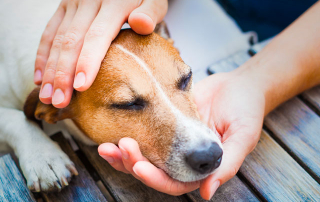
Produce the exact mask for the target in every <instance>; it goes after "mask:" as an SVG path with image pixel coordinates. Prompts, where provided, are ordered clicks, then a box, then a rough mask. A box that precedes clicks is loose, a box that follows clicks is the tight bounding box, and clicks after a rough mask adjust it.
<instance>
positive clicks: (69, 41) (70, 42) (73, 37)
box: [62, 31, 79, 50]
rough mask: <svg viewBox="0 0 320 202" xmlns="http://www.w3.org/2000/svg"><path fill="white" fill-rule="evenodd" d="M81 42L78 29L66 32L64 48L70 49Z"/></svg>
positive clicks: (63, 42)
mask: <svg viewBox="0 0 320 202" xmlns="http://www.w3.org/2000/svg"><path fill="white" fill-rule="evenodd" d="M78 42H79V37H78V34H77V33H76V31H70V32H68V33H66V35H65V36H64V38H63V41H62V49H64V50H69V49H71V48H74V47H75V46H76V45H77V43H78Z"/></svg>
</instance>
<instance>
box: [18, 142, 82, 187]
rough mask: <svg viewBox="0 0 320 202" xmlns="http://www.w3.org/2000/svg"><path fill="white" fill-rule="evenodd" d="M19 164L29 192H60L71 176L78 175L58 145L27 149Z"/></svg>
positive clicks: (20, 157)
mask: <svg viewBox="0 0 320 202" xmlns="http://www.w3.org/2000/svg"><path fill="white" fill-rule="evenodd" d="M19 162H20V166H21V169H22V171H23V174H24V176H25V178H26V179H27V185H28V187H29V189H30V190H31V191H35V192H40V191H45V192H47V191H60V190H61V188H63V187H64V186H67V185H68V181H70V179H71V176H72V175H78V172H77V170H76V168H75V167H74V164H73V162H72V161H71V160H70V159H69V157H68V156H67V155H66V154H65V153H64V152H63V151H62V150H61V149H60V147H59V146H58V145H54V144H49V145H48V144H47V145H40V146H37V148H28V150H27V151H25V153H24V154H22V155H20V156H19Z"/></svg>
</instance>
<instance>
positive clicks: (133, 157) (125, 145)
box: [119, 138, 148, 174]
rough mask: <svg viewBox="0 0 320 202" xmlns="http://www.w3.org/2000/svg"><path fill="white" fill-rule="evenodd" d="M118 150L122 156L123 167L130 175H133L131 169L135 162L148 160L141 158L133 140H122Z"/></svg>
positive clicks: (137, 146) (136, 144)
mask: <svg viewBox="0 0 320 202" xmlns="http://www.w3.org/2000/svg"><path fill="white" fill-rule="evenodd" d="M119 148H120V151H121V154H122V155H121V156H122V162H123V164H124V167H125V168H126V169H127V170H128V171H129V172H130V173H132V174H135V173H134V171H133V170H132V168H133V166H134V164H135V163H136V162H138V161H148V159H146V158H145V157H144V156H142V154H141V152H140V149H139V145H138V143H137V142H136V141H135V140H134V139H131V138H122V139H121V140H120V141H119Z"/></svg>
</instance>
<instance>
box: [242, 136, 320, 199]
mask: <svg viewBox="0 0 320 202" xmlns="http://www.w3.org/2000/svg"><path fill="white" fill-rule="evenodd" d="M240 173H241V174H242V175H243V176H244V177H245V178H246V179H247V180H248V181H249V182H250V183H251V184H252V185H253V186H254V188H255V189H256V190H257V191H258V192H259V193H260V194H261V195H262V196H263V197H264V198H265V199H266V200H267V201H319V200H320V185H319V184H318V183H317V182H316V181H315V180H314V179H313V178H312V177H311V176H310V175H309V174H308V173H306V172H305V170H303V168H302V167H301V166H300V165H299V164H298V163H297V162H296V161H295V160H294V159H293V158H291V157H290V156H289V155H288V153H286V152H285V151H284V150H283V149H282V148H281V147H280V146H279V145H278V144H277V143H276V142H275V141H274V140H273V139H272V138H271V137H270V136H269V135H268V134H267V133H266V132H265V131H262V133H261V138H260V140H259V143H258V145H257V147H256V148H255V150H254V151H253V152H252V153H251V154H250V155H248V156H247V158H246V159H245V161H244V163H243V164H242V166H241V168H240Z"/></svg>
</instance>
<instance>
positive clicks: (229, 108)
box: [98, 73, 265, 200]
mask: <svg viewBox="0 0 320 202" xmlns="http://www.w3.org/2000/svg"><path fill="white" fill-rule="evenodd" d="M194 95H195V102H196V104H197V106H198V110H199V113H200V116H201V119H202V121H204V122H205V123H206V124H207V125H208V126H209V127H210V128H211V129H213V130H217V132H218V133H219V134H221V136H222V142H223V150H224V154H223V158H222V163H221V165H220V167H219V168H218V170H217V171H216V172H215V173H214V174H212V175H210V176H209V177H207V178H206V179H204V180H202V181H201V183H199V182H195V183H182V182H179V181H176V180H174V179H172V178H171V177H169V176H168V175H167V174H166V173H164V171H162V170H161V169H158V168H156V167H155V166H154V165H152V164H151V163H149V162H148V160H147V159H145V158H144V157H143V156H142V155H141V152H140V150H139V147H138V144H137V142H136V141H134V140H132V139H130V138H123V139H121V140H120V142H119V148H120V149H119V148H118V147H117V146H115V145H114V144H111V143H105V144H102V145H100V147H99V149H98V150H99V154H100V155H101V156H102V157H103V158H104V159H106V160H107V161H108V162H109V163H110V164H111V165H112V166H113V167H114V168H115V169H117V170H119V171H122V172H125V173H130V174H132V175H133V176H135V177H136V178H137V179H139V180H141V181H142V182H143V183H145V184H146V185H147V186H150V187H152V188H154V189H156V190H158V191H161V192H164V193H167V194H171V195H181V194H184V193H187V192H190V191H192V190H194V189H196V188H198V187H199V186H200V194H201V196H202V197H203V198H204V199H206V200H209V199H210V198H211V197H212V195H213V194H214V192H215V191H216V189H217V188H218V187H219V186H220V185H221V184H223V183H225V182H226V181H228V180H229V179H231V178H232V177H233V176H234V175H235V174H236V173H237V171H238V169H239V168H240V166H241V164H242V162H243V160H244V158H245V157H246V156H247V155H248V154H249V153H250V152H251V151H252V150H253V149H254V147H255V146H256V144H257V142H258V140H259V137H260V132H261V128H262V121H263V117H264V110H265V106H264V105H265V104H264V103H265V99H264V94H263V92H262V91H260V88H259V86H258V85H252V83H250V79H248V78H246V77H245V76H241V75H239V74H238V73H220V74H216V75H212V76H210V77H208V78H206V79H204V80H203V81H201V82H199V83H197V84H196V85H195V89H194Z"/></svg>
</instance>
